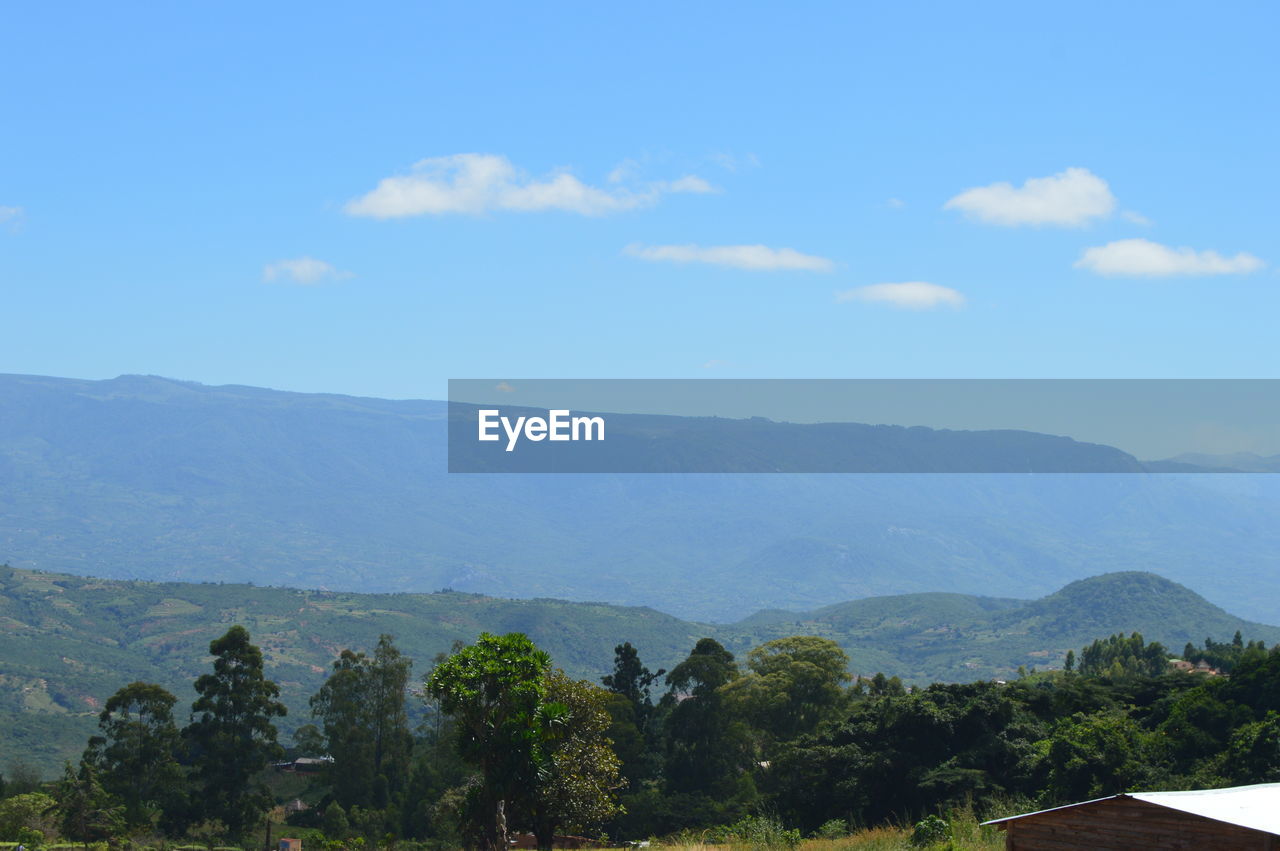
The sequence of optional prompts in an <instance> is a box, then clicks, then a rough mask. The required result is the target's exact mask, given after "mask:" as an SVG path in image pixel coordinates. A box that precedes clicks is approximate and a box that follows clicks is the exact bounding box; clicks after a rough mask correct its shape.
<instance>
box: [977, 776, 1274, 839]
mask: <svg viewBox="0 0 1280 851" xmlns="http://www.w3.org/2000/svg"><path fill="white" fill-rule="evenodd" d="M985 824H992V825H996V826H997V827H999V828H1000V829H1001V830H1003V831H1004V832H1005V837H1004V847H1005V848H1006V849H1016V851H1036V849H1050V848H1052V849H1082V851H1083V849H1116V850H1117V851H1119V849H1133V851H1144V849H1153V851H1154V849H1159V850H1160V851H1172V849H1192V848H1196V849H1200V848H1213V849H1215V851H1244V849H1250V851H1262V849H1269V851H1276V849H1280V783H1262V784H1259V785H1256V786H1236V787H1233V788H1230V789H1206V790H1204V791H1202V792H1132V793H1129V794H1125V795H1113V796H1111V797H1110V798H1099V799H1097V800H1094V801H1084V802H1082V803H1079V804H1068V805H1067V806H1065V807H1055V808H1053V809H1050V810H1040V811H1039V812H1034V813H1026V814H1024V815H1020V816H1010V817H1008V818H1001V819H993V820H992V821H989V822H985Z"/></svg>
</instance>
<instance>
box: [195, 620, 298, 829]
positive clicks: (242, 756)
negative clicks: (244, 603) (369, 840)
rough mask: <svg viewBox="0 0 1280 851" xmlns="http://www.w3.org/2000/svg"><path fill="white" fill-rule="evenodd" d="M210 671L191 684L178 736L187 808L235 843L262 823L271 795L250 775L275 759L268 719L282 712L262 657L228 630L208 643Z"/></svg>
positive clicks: (237, 630)
mask: <svg viewBox="0 0 1280 851" xmlns="http://www.w3.org/2000/svg"><path fill="white" fill-rule="evenodd" d="M209 653H210V655H212V656H213V657H214V661H213V673H212V674H204V675H203V676H201V677H200V678H199V679H197V680H196V683H195V689H196V692H197V693H198V694H199V697H198V698H196V701H195V703H194V704H193V705H192V707H191V711H192V721H191V724H190V725H188V726H187V727H186V729H185V730H184V731H183V735H184V738H185V739H186V741H187V744H188V747H189V749H190V754H191V758H192V761H193V772H192V779H193V781H194V790H193V792H194V797H193V802H192V803H193V810H194V812H195V814H198V815H199V816H200V817H202V818H205V819H217V820H219V821H221V822H222V823H223V824H224V825H226V828H227V833H228V834H229V835H230V837H231V838H232V839H233V840H239V839H242V838H243V837H244V835H245V834H246V833H247V832H248V831H249V830H250V829H251V828H252V827H253V826H254V825H255V824H256V823H257V822H258V821H259V820H260V819H261V818H262V815H263V813H264V812H265V811H266V810H267V808H268V807H269V806H270V805H271V795H270V793H269V792H268V791H267V789H266V787H265V786H264V785H263V784H262V782H261V781H259V780H257V779H256V775H257V774H258V773H259V772H261V771H262V770H263V769H264V768H266V767H267V765H268V763H269V762H270V761H271V760H272V759H276V758H278V757H279V755H280V754H281V753H282V750H281V748H280V746H279V744H277V743H276V726H275V724H274V723H273V721H272V719H273V718H280V717H283V716H284V715H285V713H286V711H287V710H286V709H285V706H284V704H283V703H281V702H280V701H279V700H278V699H277V698H278V697H279V696H280V689H279V687H277V686H276V684H275V683H273V682H272V681H271V680H268V679H267V678H266V676H265V674H264V671H263V660H262V651H261V650H259V649H258V648H257V647H256V646H254V645H253V644H252V643H251V641H250V638H249V631H248V630H246V629H245V628H244V627H243V626H240V625H238V624H237V625H236V626H233V627H231V629H229V630H227V633H226V635H223V636H222V637H221V638H218V639H215V640H214V641H213V642H211V643H210V644H209Z"/></svg>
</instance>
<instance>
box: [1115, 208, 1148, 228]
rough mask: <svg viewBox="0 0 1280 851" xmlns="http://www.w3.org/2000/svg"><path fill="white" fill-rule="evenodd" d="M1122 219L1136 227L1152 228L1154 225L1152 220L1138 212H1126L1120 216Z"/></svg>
mask: <svg viewBox="0 0 1280 851" xmlns="http://www.w3.org/2000/svg"><path fill="white" fill-rule="evenodd" d="M1120 217H1121V218H1123V219H1125V220H1126V221H1130V222H1133V223H1134V224H1135V225H1142V226H1143V227H1150V226H1151V225H1152V224H1154V222H1152V221H1151V219H1148V218H1147V217H1146V216H1144V215H1142V214H1141V213H1139V212H1138V211H1137V210H1125V211H1124V212H1122V213H1121V214H1120Z"/></svg>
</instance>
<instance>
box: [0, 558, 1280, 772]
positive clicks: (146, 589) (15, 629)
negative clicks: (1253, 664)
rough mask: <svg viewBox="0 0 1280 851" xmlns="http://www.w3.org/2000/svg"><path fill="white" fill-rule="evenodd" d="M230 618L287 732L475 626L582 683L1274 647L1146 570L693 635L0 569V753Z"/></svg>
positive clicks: (466, 604) (443, 598)
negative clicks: (378, 648) (261, 662)
mask: <svg viewBox="0 0 1280 851" xmlns="http://www.w3.org/2000/svg"><path fill="white" fill-rule="evenodd" d="M234 623H241V624H244V625H245V626H246V627H247V628H248V629H249V630H250V632H251V633H252V634H253V636H254V640H255V642H256V643H258V644H259V645H260V646H262V648H263V650H264V653H265V655H266V660H267V665H268V668H269V675H270V676H271V677H272V678H273V679H274V680H276V681H277V682H278V683H279V684H280V686H281V689H282V694H283V697H284V700H285V702H286V703H287V704H288V705H289V707H290V716H289V718H287V719H286V720H285V722H284V724H283V725H282V726H283V728H284V729H285V730H286V731H289V730H292V729H293V728H294V727H296V726H297V725H298V724H301V723H305V722H306V721H307V720H308V718H307V709H306V707H307V698H308V697H309V696H310V695H311V694H313V693H314V692H315V690H316V689H317V688H318V687H319V685H320V683H321V682H322V681H323V679H324V676H325V674H326V672H327V670H328V666H329V664H330V662H331V661H332V660H333V658H334V657H335V656H336V655H337V653H338V652H339V651H340V650H341V649H342V648H344V647H353V648H357V649H367V648H371V647H372V646H373V644H374V643H376V641H377V638H378V635H379V634H381V633H384V632H388V633H392V634H393V635H395V636H396V639H397V643H398V644H399V646H400V647H401V648H402V649H403V650H404V651H405V652H406V653H407V654H408V655H409V656H410V657H411V658H413V659H414V660H415V663H416V668H415V680H417V679H418V678H420V677H421V675H422V674H423V673H425V670H426V668H427V666H428V665H429V664H430V660H431V659H432V658H433V657H434V656H435V654H437V653H440V652H443V651H447V650H448V649H449V647H450V645H451V644H452V642H454V641H456V640H460V641H465V642H469V641H471V640H473V639H474V638H475V636H476V635H477V634H478V633H479V632H481V631H485V630H487V631H490V632H509V631H518V632H524V633H527V634H528V635H529V636H531V637H532V638H533V640H534V641H536V642H537V643H538V644H539V645H540V646H542V647H544V648H545V649H546V650H548V651H549V652H550V653H551V654H552V657H553V658H554V659H555V662H556V664H557V665H559V666H561V667H563V668H565V669H566V670H567V671H569V672H570V673H571V674H574V675H576V676H584V677H591V678H596V677H599V676H600V675H602V674H603V673H605V672H607V671H608V670H609V667H610V665H611V663H612V658H613V647H614V645H616V644H618V643H620V642H622V641H630V642H632V643H633V644H635V645H636V646H637V647H638V648H639V649H640V652H641V655H642V658H643V659H644V660H645V662H646V663H647V664H649V665H650V666H651V667H654V668H656V667H659V666H661V667H666V668H670V667H672V665H673V664H674V663H675V662H676V661H678V660H679V659H681V658H683V656H684V655H685V654H686V653H687V652H688V651H689V649H690V648H691V647H692V646H693V644H694V642H695V641H696V640H697V639H698V638H700V637H702V636H705V635H711V636H714V637H716V638H718V639H719V640H721V641H723V642H724V643H725V644H726V645H727V646H729V647H730V648H731V649H733V650H734V651H735V652H737V653H740V654H741V653H744V652H745V651H746V650H747V649H749V648H750V647H752V646H755V645H756V644H759V643H761V642H762V641H766V640H768V639H770V638H775V637H780V636H784V635H793V634H798V633H804V634H817V635H825V636H829V637H831V638H833V639H835V640H836V641H838V642H839V643H840V644H841V645H842V646H843V647H845V649H846V650H847V651H848V652H849V654H850V657H851V659H852V668H853V670H854V671H855V672H856V673H861V674H870V673H874V672H876V671H885V672H887V673H891V674H897V675H899V676H902V677H903V678H904V679H906V680H908V681H912V682H927V681H932V680H951V681H965V680H974V679H980V678H985V677H998V676H1003V677H1007V676H1010V675H1012V674H1013V672H1014V671H1016V670H1017V668H1018V666H1019V665H1028V666H1032V665H1039V666H1042V667H1056V666H1058V665H1059V664H1060V663H1061V659H1062V656H1063V655H1064V654H1065V652H1066V651H1067V650H1068V649H1073V648H1074V649H1079V648H1080V647H1082V646H1083V645H1084V644H1086V643H1088V642H1089V641H1091V640H1093V639H1094V638H1097V637H1101V636H1105V635H1109V634H1111V633H1114V632H1120V631H1132V630H1138V631H1141V632H1143V633H1144V634H1145V635H1146V636H1147V638H1148V639H1154V640H1160V641H1164V642H1166V643H1167V644H1169V645H1170V647H1171V649H1173V650H1175V651H1177V650H1180V649H1181V647H1182V644H1183V643H1184V642H1185V641H1187V640H1193V641H1196V642H1199V641H1202V640H1203V639H1204V638H1206V637H1213V638H1214V639H1216V640H1227V639H1229V638H1230V637H1231V636H1232V635H1233V634H1234V633H1235V631H1236V630H1241V631H1243V632H1244V634H1245V635H1246V636H1247V637H1248V638H1250V639H1262V640H1264V641H1266V642H1268V643H1273V642H1280V628H1276V627H1270V626H1263V625H1261V624H1255V623H1250V622H1248V621H1244V620H1241V619H1239V618H1236V617H1234V616H1232V615H1230V614H1228V613H1226V612H1224V611H1223V610H1221V609H1219V608H1218V607H1216V606H1213V605H1212V604H1210V603H1208V602H1206V601H1205V600H1204V599H1202V598H1201V597H1199V596H1198V595H1196V594H1195V593H1193V592H1191V591H1189V590H1188V589H1186V588H1184V587H1182V586H1180V585H1177V584H1176V583H1173V582H1169V581H1168V580H1165V579H1161V578H1160V577H1158V576H1155V575H1153V574H1148V573H1116V574H1107V575H1103V576H1099V577H1094V578H1092V579H1086V580H1082V581H1079V582H1074V583H1072V584H1070V585H1068V586H1067V587H1065V588H1063V589H1062V590H1061V591H1058V592H1057V593H1055V594H1052V595H1050V596H1049V597H1045V598H1043V599H1040V600H1035V601H1030V602H1026V601H1019V600H1011V599H998V598H990V597H970V596H965V595H960V594H932V593H926V594H907V595H900V596H892V597H878V598H871V599H863V600H856V601H853V602H849V603H840V604H837V605H833V606H827V607H825V608H822V609H817V610H815V611H812V612H805V613H793V612H792V613H789V612H783V611H779V610H772V611H768V612H761V613H759V614H757V615H755V616H752V617H750V618H747V619H745V620H743V621H739V622H737V623H733V624H699V623H694V622H689V621H683V620H680V619H678V618H675V617H672V616H670V615H666V614H663V613H661V612H658V611H655V610H653V609H649V608H637V607H621V606H611V605H606V604H603V603H569V602H564V601H560V600H550V599H537V600H505V599H497V598H492V597H485V596H481V595H475V594H463V593H458V592H440V593H435V594H355V593H338V592H327V591H305V590H294V589H285V588H261V587H254V586H251V585H223V584H212V583H205V584H190V583H151V582H140V581H121V580H100V579H89V578H84V577H78V576H69V575H63V574H52V573H40V572H33V571H28V570H18V569H13V568H8V567H0V647H3V652H2V653H0V754H3V755H5V757H7V758H10V759H12V758H19V757H21V758H26V759H30V760H32V761H34V762H37V763H38V764H39V765H41V766H42V767H43V768H44V769H45V770H46V772H49V771H51V770H52V769H53V768H55V767H56V766H57V765H58V764H59V763H60V761H61V760H62V759H65V758H69V757H72V756H74V755H75V754H77V753H78V752H79V750H80V749H81V748H82V747H83V744H84V740H85V739H86V738H87V737H88V735H89V734H90V733H91V731H92V730H93V728H94V724H95V716H96V713H97V710H98V708H99V707H100V706H101V704H102V702H103V701H104V700H105V699H106V698H107V697H108V696H110V695H111V694H112V693H113V692H114V691H115V690H116V689H117V688H119V687H120V686H121V685H124V684H126V683H128V682H130V681H132V680H135V679H144V680H150V681H154V682H159V683H161V684H163V685H164V686H166V687H167V688H169V689H170V690H172V691H173V692H174V693H175V694H177V695H179V697H180V699H181V700H182V701H183V703H184V704H185V703H186V702H187V701H189V700H190V699H191V697H192V696H193V695H192V692H191V685H190V684H191V682H192V681H193V680H194V679H195V677H196V676H197V675H199V674H200V673H203V672H204V668H205V667H206V666H207V664H208V658H207V656H206V651H207V649H208V644H209V641H210V640H212V639H213V638H215V637H217V636H218V635H220V634H221V633H223V632H224V631H225V630H226V629H227V628H228V627H229V626H230V625H231V624H234ZM0 768H3V766H0Z"/></svg>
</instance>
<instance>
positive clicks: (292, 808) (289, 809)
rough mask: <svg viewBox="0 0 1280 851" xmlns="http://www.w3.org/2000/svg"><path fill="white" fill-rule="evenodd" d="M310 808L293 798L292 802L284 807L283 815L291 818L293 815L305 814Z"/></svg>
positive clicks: (300, 800) (299, 799)
mask: <svg viewBox="0 0 1280 851" xmlns="http://www.w3.org/2000/svg"><path fill="white" fill-rule="evenodd" d="M309 809H311V807H309V806H307V805H306V803H304V802H303V800H302V799H301V798H294V799H293V800H292V801H290V802H289V803H287V804H285V805H284V814H285V815H287V816H291V815H293V814H294V813H305V812H306V811H307V810H309Z"/></svg>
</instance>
